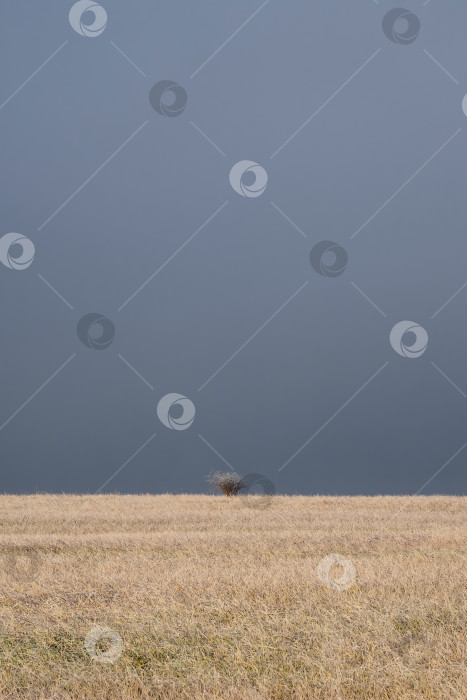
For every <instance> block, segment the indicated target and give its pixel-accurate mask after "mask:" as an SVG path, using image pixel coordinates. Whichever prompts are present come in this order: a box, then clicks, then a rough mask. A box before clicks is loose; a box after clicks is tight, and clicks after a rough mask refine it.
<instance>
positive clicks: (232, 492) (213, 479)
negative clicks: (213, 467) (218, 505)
mask: <svg viewBox="0 0 467 700" xmlns="http://www.w3.org/2000/svg"><path fill="white" fill-rule="evenodd" d="M207 480H208V482H209V483H210V484H212V485H213V486H215V487H216V488H217V489H219V491H222V493H223V494H224V495H225V496H237V494H238V492H239V491H240V489H241V488H242V487H243V486H244V483H243V477H242V476H239V475H238V474H237V472H213V473H212V474H209V476H208V477H207Z"/></svg>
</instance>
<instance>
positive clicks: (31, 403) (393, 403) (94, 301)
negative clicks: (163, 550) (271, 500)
mask: <svg viewBox="0 0 467 700" xmlns="http://www.w3.org/2000/svg"><path fill="white" fill-rule="evenodd" d="M88 4H89V5H91V4H92V3H91V2H89V3H88ZM72 5H73V2H71V0H69V1H68V2H64V1H63V0H42V2H40V3H31V2H27V1H26V0H15V2H10V3H3V5H2V8H1V10H0V13H1V19H2V21H1V22H0V56H1V62H2V65H3V80H2V83H1V92H0V105H1V106H0V125H1V141H2V168H3V178H2V187H1V188H0V205H1V206H0V210H1V230H0V239H1V240H0V258H1V262H2V263H3V264H1V265H0V285H1V294H0V304H1V312H2V328H3V333H2V346H1V348H2V354H1V357H2V362H1V365H0V374H1V387H2V391H1V414H0V424H1V427H0V440H1V442H2V455H3V459H2V477H1V483H0V490H1V491H8V492H35V491H53V492H62V491H67V492H68V491H77V492H95V491H97V490H99V489H101V490H103V491H121V492H132V493H133V492H166V491H170V492H186V491H189V492H200V491H206V490H207V489H208V486H207V484H206V480H205V476H206V474H208V473H209V472H210V471H212V470H215V469H228V468H229V467H228V466H227V465H230V466H231V468H233V469H235V470H236V471H238V472H239V473H242V474H244V473H247V472H255V473H260V474H263V475H265V476H266V477H267V478H268V479H269V480H270V481H272V483H273V484H274V487H275V489H276V490H277V491H278V492H282V493H306V494H309V493H317V492H318V493H336V494H376V493H390V494H399V493H415V492H417V491H418V490H419V489H422V487H423V490H422V493H426V494H430V493H465V491H466V477H465V474H466V471H465V464H466V457H467V449H465V450H463V446H464V445H465V443H466V440H467V430H466V417H467V411H466V409H467V398H466V394H467V374H466V361H465V358H466V353H467V336H466V332H465V328H466V314H465V307H466V301H467V286H466V287H465V288H464V287H463V285H464V284H467V265H466V260H467V257H466V256H467V235H466V222H467V196H466V192H467V170H466V153H467V121H466V119H467V117H466V116H465V114H464V112H463V109H462V100H463V97H464V95H465V93H466V92H467V60H466V59H467V45H466V42H465V36H466V33H467V5H466V3H465V2H463V1H462V2H461V0H458V1H457V2H455V1H454V0H446V1H445V2H439V1H438V0H432V1H431V2H428V3H426V2H422V1H421V0H418V1H411V0H404V9H405V10H406V12H402V16H399V19H397V16H396V15H395V14H394V13H392V14H390V15H387V13H388V12H390V11H391V10H392V9H393V8H394V6H396V7H397V4H393V3H391V2H387V1H386V0H381V1H380V2H379V3H377V2H376V0H375V1H373V0H353V1H352V2H348V1H347V0H339V1H338V0H321V1H318V0H316V1H313V2H312V1H311V0H289V1H288V2H282V1H281V0H269V1H268V2H263V3H262V4H261V2H260V0H257V1H255V2H253V1H252V0H237V2H235V3H227V2H218V1H217V2H214V1H213V0H209V1H208V0H199V1H198V2H196V3H194V2H188V0H177V1H175V0H159V1H158V2H154V0H137V1H136V2H133V3H128V2H123V0H102V3H101V5H102V7H103V8H104V11H102V10H100V9H99V8H95V9H96V13H95V14H93V13H92V12H90V11H89V10H88V11H87V12H83V7H84V6H83V4H81V3H80V5H79V7H77V8H75V12H74V13H72V14H71V15H70V18H69V16H68V13H69V10H70V8H71V7H72ZM84 5H86V3H84ZM396 14H397V13H396ZM400 14H401V13H399V15H400ZM385 16H386V17H385ZM383 18H385V19H384V21H383ZM70 20H71V21H70ZM72 24H74V26H72ZM163 81H166V82H163ZM171 87H172V88H173V90H172V91H171ZM150 93H151V101H150V99H149V95H150ZM466 111H467V105H466ZM241 161H249V162H247V163H243V164H241V165H239V166H238V167H237V168H236V169H234V170H233V171H232V173H231V169H232V167H233V166H234V165H235V164H237V163H240V162H241ZM229 173H230V177H229ZM252 195H254V196H252ZM9 233H16V234H17V236H16V237H14V236H13V237H11V236H10V237H8V236H7V234H9ZM323 241H328V242H329V243H323ZM30 242H32V245H33V247H34V250H35V256H34V259H33V260H32V261H31V258H32V252H31V251H32V247H31V243H30ZM326 251H327V252H326ZM310 254H311V257H310ZM18 268H19V269H18ZM88 314H93V315H90V316H88ZM80 319H83V320H82V321H81V322H80ZM99 319H101V321H102V323H100V321H99ZM403 321H410V322H411V324H409V326H410V327H409V326H407V325H406V326H397V328H395V329H394V331H393V334H392V336H391V341H392V343H391V342H390V333H391V329H393V328H394V327H395V326H396V325H397V324H399V323H401V322H403ZM404 329H405V330H404ZM96 346H97V347H96ZM169 394H174V395H178V396H172V397H170V396H169V397H168V398H167V399H165V400H163V401H162V403H161V404H160V405H159V411H158V410H157V407H158V404H159V401H160V400H161V399H163V397H166V396H167V395H169ZM180 397H181V398H180ZM158 413H159V415H158ZM435 474H436V476H435ZM432 477H434V478H432ZM427 482H429V483H427Z"/></svg>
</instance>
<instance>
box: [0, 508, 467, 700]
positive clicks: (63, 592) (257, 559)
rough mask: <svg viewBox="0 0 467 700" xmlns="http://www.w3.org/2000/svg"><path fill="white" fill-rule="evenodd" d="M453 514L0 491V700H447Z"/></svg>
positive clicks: (455, 670)
mask: <svg viewBox="0 0 467 700" xmlns="http://www.w3.org/2000/svg"><path fill="white" fill-rule="evenodd" d="M466 502H467V499H465V498H455V497H445V496H436V497H423V496H418V497H416V498H414V499H412V500H410V499H408V498H403V497H302V496H291V497H288V496H275V497H273V498H272V499H271V500H266V499H263V498H262V497H260V496H251V497H248V498H245V497H236V498H231V499H228V498H226V497H224V496H197V495H182V496H170V495H163V496H151V495H147V496H146V495H144V496H124V495H99V496H68V495H35V496H6V495H5V496H0V561H1V566H0V697H1V698H15V699H16V698H21V699H26V700H32V699H34V700H39V699H40V700H46V699H48V700H52V699H54V700H67V699H72V698H73V699H78V698H80V699H83V700H84V699H86V700H89V699H90V698H98V699H104V698H105V699H108V700H110V699H112V700H114V699H115V698H122V699H123V698H125V700H133V699H134V698H139V699H141V698H142V699H145V698H160V699H161V700H162V699H164V700H167V699H169V698H170V699H171V700H172V699H174V700H175V699H176V700H179V699H180V700H198V699H199V698H213V699H214V698H216V699H218V700H220V699H222V700H265V699H274V700H279V699H283V698H284V699H289V698H299V699H314V698H325V699H326V700H328V699H329V700H338V699H341V700H347V699H348V698H352V699H354V700H366V699H367V698H378V700H383V699H389V698H391V699H393V698H394V699H396V698H397V699H398V700H399V699H404V700H409V699H410V700H419V699H420V698H430V699H432V700H435V699H436V700H440V699H442V698H459V699H462V700H464V699H465V698H466V697H467V681H466V675H465V672H466V669H465V652H466V646H465V642H466V629H467V624H466V621H467V616H466V604H465V591H466V586H465V584H466V566H465V565H466V557H465V535H466V528H465V526H466ZM399 511H400V512H399ZM329 554H340V555H342V556H343V557H345V559H344V560H341V563H343V564H344V569H342V567H341V566H339V565H338V564H334V565H333V566H332V567H330V566H328V568H327V576H326V571H325V575H324V576H323V566H324V569H325V570H326V566H325V564H326V562H329V561H330V560H329V559H326V560H324V564H323V558H324V557H327V556H328V555H329ZM320 562H321V567H320ZM349 562H350V563H349ZM102 628H106V629H107V631H106V632H103V631H102ZM109 630H110V631H109ZM101 634H102V636H100V635H101ZM106 659H107V661H106Z"/></svg>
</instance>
